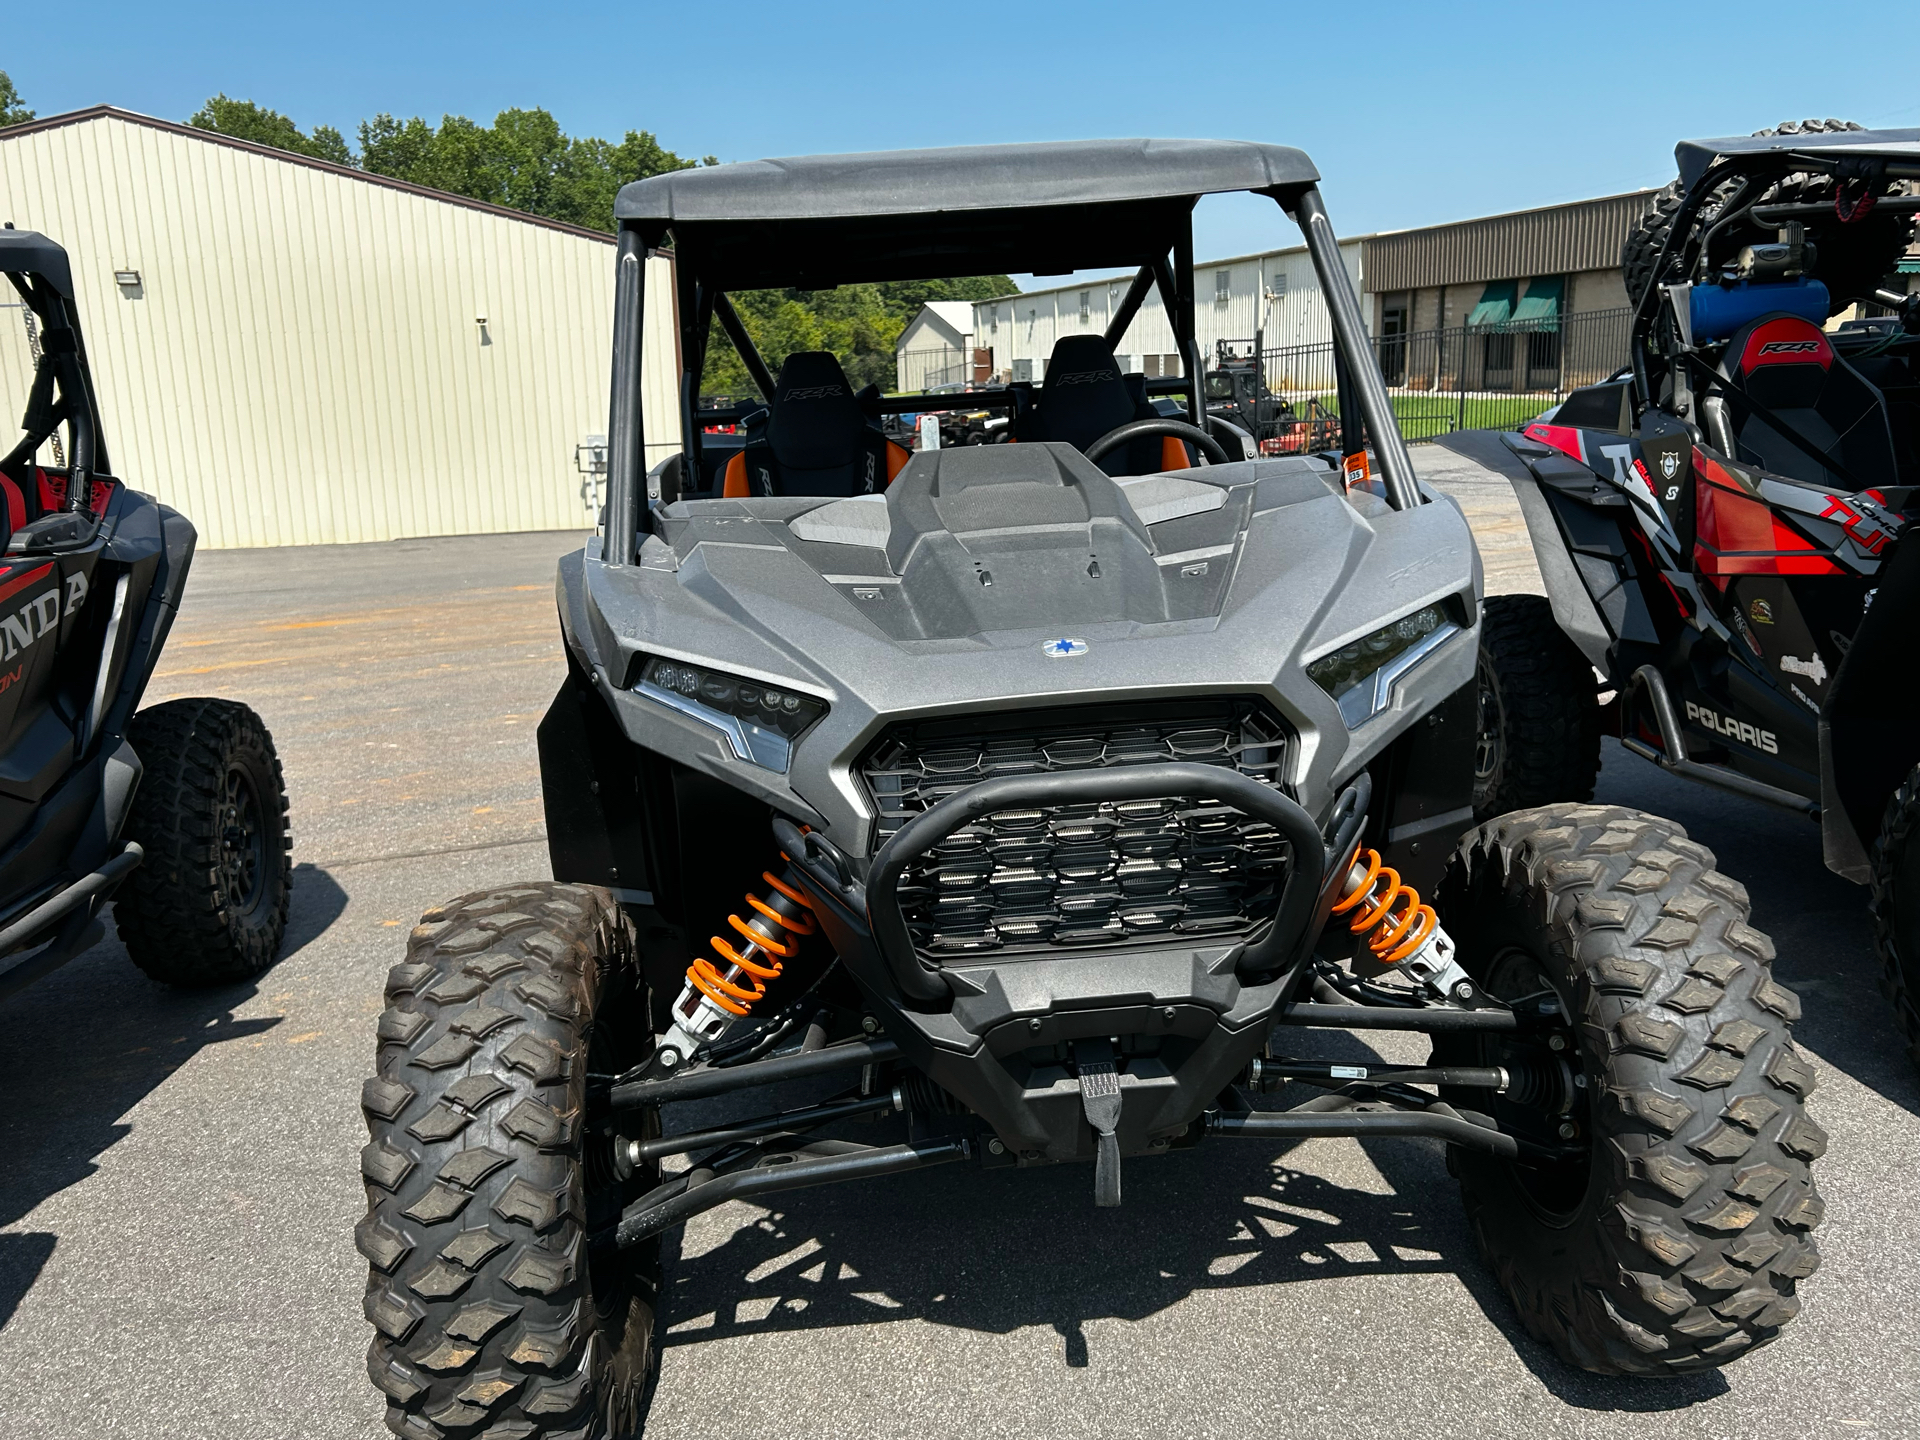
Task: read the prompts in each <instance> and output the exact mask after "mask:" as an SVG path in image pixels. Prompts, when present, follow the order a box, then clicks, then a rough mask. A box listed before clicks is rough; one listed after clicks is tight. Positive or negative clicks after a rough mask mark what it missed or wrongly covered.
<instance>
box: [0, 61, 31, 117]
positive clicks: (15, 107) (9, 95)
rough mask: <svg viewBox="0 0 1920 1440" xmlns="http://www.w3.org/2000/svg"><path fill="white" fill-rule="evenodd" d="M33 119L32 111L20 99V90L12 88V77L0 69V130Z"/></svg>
mask: <svg viewBox="0 0 1920 1440" xmlns="http://www.w3.org/2000/svg"><path fill="white" fill-rule="evenodd" d="M31 119H33V111H31V110H29V109H28V108H27V107H26V106H25V105H23V104H22V103H21V101H20V92H19V91H18V90H16V89H14V88H13V78H12V77H11V76H10V75H8V74H7V72H6V71H4V70H0V130H4V129H6V127H7V126H9V125H24V124H26V123H27V121H29V120H31Z"/></svg>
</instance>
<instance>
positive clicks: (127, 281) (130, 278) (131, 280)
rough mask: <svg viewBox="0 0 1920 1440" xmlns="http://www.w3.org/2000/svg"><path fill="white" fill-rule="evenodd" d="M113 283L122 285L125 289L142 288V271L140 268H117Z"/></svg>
mask: <svg viewBox="0 0 1920 1440" xmlns="http://www.w3.org/2000/svg"><path fill="white" fill-rule="evenodd" d="M113 283H114V284H116V285H118V286H120V287H121V288H122V289H123V290H137V289H139V288H140V272H139V271H138V270H116V271H114V272H113Z"/></svg>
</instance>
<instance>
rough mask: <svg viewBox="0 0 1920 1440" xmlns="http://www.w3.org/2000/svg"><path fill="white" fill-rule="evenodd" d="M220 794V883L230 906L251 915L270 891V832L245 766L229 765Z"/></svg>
mask: <svg viewBox="0 0 1920 1440" xmlns="http://www.w3.org/2000/svg"><path fill="white" fill-rule="evenodd" d="M223 788H224V793H223V794H222V795H221V797H220V882H221V888H222V889H223V891H224V892H225V894H226V900H227V906H228V908H229V909H230V910H232V912H233V913H234V914H236V915H251V914H252V913H253V912H254V911H255V910H256V909H258V908H259V906H260V904H261V902H262V900H263V899H264V898H265V896H266V891H267V835H266V826H265V825H264V824H263V823H262V822H261V816H260V797H259V792H258V791H257V790H256V789H255V788H254V785H253V781H252V780H251V778H249V776H248V775H247V772H246V770H245V769H243V768H242V767H241V766H238V765H233V766H230V767H228V770H227V780H226V785H225V786H224V787H223Z"/></svg>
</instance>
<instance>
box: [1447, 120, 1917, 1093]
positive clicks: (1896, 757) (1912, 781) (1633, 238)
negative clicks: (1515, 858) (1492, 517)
mask: <svg viewBox="0 0 1920 1440" xmlns="http://www.w3.org/2000/svg"><path fill="white" fill-rule="evenodd" d="M1677 154H1678V158H1679V162H1680V178H1679V179H1678V180H1677V181H1675V182H1674V183H1673V184H1672V185H1670V186H1668V187H1667V188H1666V189H1665V190H1663V191H1661V192H1659V194H1658V195H1656V196H1655V198H1654V200H1653V202H1652V204H1651V206H1650V208H1649V210H1648V212H1647V215H1646V218H1645V219H1644V220H1643V221H1642V222H1641V224H1640V225H1639V226H1638V227H1637V228H1636V229H1635V230H1634V231H1633V232H1632V233H1631V234H1630V235H1629V237H1628V239H1627V242H1626V246H1625V251H1624V254H1623V256H1622V266H1623V270H1624V272H1625V277H1626V281H1627V286H1628V292H1629V298H1631V299H1632V300H1633V301H1634V303H1635V307H1636V308H1635V311H1634V320H1633V327H1632V351H1631V358H1632V366H1631V368H1630V369H1629V370H1628V371H1627V372H1626V373H1625V374H1624V375H1622V376H1621V377H1619V378H1618V379H1616V380H1614V381H1612V382H1609V383H1607V384H1604V385H1598V386H1593V387H1590V388H1588V389H1584V390H1576V391H1574V392H1573V393H1572V394H1571V395H1569V396H1568V398H1567V400H1566V402H1565V403H1564V404H1562V405H1561V406H1560V407H1559V410H1558V411H1557V413H1555V414H1553V415H1552V416H1551V418H1550V419H1547V420H1544V421H1541V422H1537V423H1535V424H1532V425H1528V426H1527V427H1525V429H1524V430H1523V431H1522V432H1521V433H1520V434H1519V435H1514V436H1506V437H1503V439H1502V438H1496V437H1493V436H1490V435H1486V436H1481V437H1479V438H1477V439H1475V440H1470V441H1465V442H1461V448H1464V449H1466V450H1467V451H1468V452H1469V453H1471V454H1473V455H1475V456H1478V457H1479V458H1482V459H1485V460H1487V461H1488V462H1489V463H1492V464H1495V465H1497V466H1499V467H1500V468H1502V469H1504V470H1505V471H1506V472H1507V473H1508V474H1509V476H1510V477H1511V478H1512V480H1513V483H1514V487H1515V489H1516V491H1517V492H1518V494H1519V498H1520V505H1521V509H1522V511H1523V512H1524V513H1525V515H1526V519H1527V525H1528V529H1529V531H1530V532H1531V534H1532V538H1533V543H1534V549H1535V553H1536V555H1537V556H1538V558H1539V562H1540V571H1541V575H1542V577H1543V578H1544V579H1545V581H1546V584H1547V590H1548V593H1549V597H1550V599H1548V600H1541V599H1539V598H1537V597H1526V596H1522V597H1497V598H1495V599H1493V600H1491V601H1489V602H1488V606H1487V617H1486V622H1485V626H1484V632H1483V637H1482V655H1483V662H1482V667H1481V676H1482V687H1481V688H1482V701H1481V705H1482V710H1481V714H1482V730H1483V736H1482V744H1481V747H1480V766H1479V769H1480V774H1479V782H1478V789H1477V791H1476V802H1477V804H1478V806H1479V809H1480V812H1481V813H1482V814H1483V815H1492V814H1494V813H1497V812H1499V811H1501V810H1505V809H1509V808H1511V807H1512V806H1514V805H1528V804H1539V803H1543V802H1546V801H1552V800H1567V799H1574V798H1580V797H1586V796H1591V795H1592V794H1593V779H1594V775H1595V772H1596V771H1597V769H1598V767H1599V743H1600V736H1601V734H1602V733H1603V732H1605V733H1610V734H1614V735H1618V736H1619V737H1620V740H1621V743H1622V744H1623V745H1624V746H1625V747H1626V748H1627V749H1628V750H1631V751H1633V752H1634V753H1635V754H1637V755H1640V756H1642V757H1644V758H1646V759H1648V760H1651V761H1653V762H1655V763H1656V764H1658V765H1660V766H1661V767H1662V768H1664V769H1666V770H1668V771H1669V772H1671V773H1673V774H1676V775H1679V776H1681V777H1683V778H1685V779H1690V780H1696V781H1700V782H1702V783H1704V784H1708V785H1713V786H1716V787H1718V788H1720V789H1723V790H1729V791H1732V792H1733V793H1735V794H1739V795H1745V796H1747V797H1749V798H1750V799H1754V800H1758V801H1761V802H1764V803H1766V804H1770V805H1777V806H1781V807H1783V808H1785V809H1788V810H1792V811H1796V812H1798V813H1801V814H1804V815H1807V816H1809V817H1811V818H1812V819H1814V820H1815V821H1817V822H1818V824H1819V825H1820V828H1821V834H1822V839H1823V842H1824V848H1825V853H1826V862H1827V865H1828V867H1829V868H1831V869H1832V870H1834V871H1835V872H1836V873H1838V874H1841V875H1844V876H1846V877H1847V878H1848V879H1851V880H1856V881H1859V882H1861V883H1863V884H1870V885H1871V887H1872V896H1873V913H1874V920H1875V938H1876V943H1877V946H1878V948H1879V951H1880V956H1881V960H1882V962H1883V978H1884V983H1885V987H1886V990H1887V993H1888V996H1889V998H1890V999H1891V1000H1892V1001H1893V1004H1894V1009H1895V1011H1896V1014H1897V1016H1898V1020H1899V1023H1900V1026H1901V1029H1902V1030H1903V1031H1904V1033H1905V1035H1906V1039H1907V1043H1908V1046H1909V1048H1910V1051H1911V1053H1912V1054H1913V1056H1914V1059H1915V1061H1916V1063H1920V844H1913V843H1910V840H1911V837H1912V836H1913V834H1914V832H1915V829H1916V825H1920V771H1916V765H1920V722H1917V721H1916V719H1915V716H1916V715H1920V683H1916V680H1915V678H1914V677H1915V670H1914V666H1913V663H1912V655H1913V634H1914V628H1915V623H1916V621H1917V620H1920V539H1917V538H1915V535H1916V532H1915V530H1914V527H1913V525H1912V519H1913V518H1914V517H1916V516H1920V496H1916V493H1915V486H1916V485H1920V294H1903V293H1899V292H1896V291H1893V290H1890V289H1888V288H1887V287H1888V286H1889V285H1891V284H1893V283H1896V282H1895V280H1894V278H1893V272H1894V271H1895V269H1896V267H1897V266H1898V265H1899V264H1900V262H1901V260H1902V258H1903V257H1904V256H1905V255H1906V254H1907V251H1908V246H1909V244H1910V242H1911V241H1912V238H1913V234H1914V216H1915V213H1916V211H1920V195H1916V194H1911V193H1908V192H1909V190H1910V189H1911V188H1912V186H1911V182H1912V181H1914V180H1916V179H1920V130H1891V131H1869V130H1862V129H1861V128H1860V127H1858V126H1856V125H1845V124H1843V123H1841V122H1838V121H1825V122H1821V121H1808V122H1804V123H1801V124H1792V125H1785V126H1782V127H1780V128H1779V129H1778V130H1772V131H1763V132H1761V133H1760V134H1758V135H1755V136H1751V137H1742V138H1737V139H1729V140H1699V141H1689V142H1687V143H1685V144H1682V145H1681V146H1680V147H1679V149H1678V151H1677ZM1856 304H1859V305H1862V306H1865V307H1867V308H1868V309H1870V310H1874V311H1878V312H1880V313H1879V314H1878V315H1877V317H1874V318H1866V319H1857V320H1849V321H1845V322H1841V323H1839V324H1838V325H1837V328H1835V329H1832V330H1829V329H1828V328H1827V325H1828V323H1829V321H1830V320H1831V319H1832V317H1834V316H1837V315H1839V314H1840V313H1841V312H1843V311H1845V310H1847V309H1849V308H1850V307H1852V306H1854V305H1856ZM1596 669H1597V670H1598V671H1599V675H1600V677H1601V683H1602V684H1604V686H1605V688H1606V690H1608V691H1611V692H1613V696H1614V698H1613V699H1612V700H1610V701H1609V703H1607V704H1606V705H1605V706H1602V705H1601V703H1600V700H1599V696H1598V694H1597V693H1596V684H1595V681H1594V675H1593V672H1594V670H1596Z"/></svg>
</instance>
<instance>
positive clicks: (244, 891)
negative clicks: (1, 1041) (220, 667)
mask: <svg viewBox="0 0 1920 1440" xmlns="http://www.w3.org/2000/svg"><path fill="white" fill-rule="evenodd" d="M127 739H128V740H129V741H130V742H131V743H132V745H133V748H134V752H135V753H136V754H138V755H139V757H140V764H141V767H142V773H141V777H140V786H139V789H138V790H136V791H135V792H134V797H133V809H132V812H131V813H130V814H129V815H128V817H127V830H126V838H127V839H129V840H134V841H138V842H139V844H140V846H141V847H142V848H143V849H144V850H145V851H146V852H147V855H146V859H145V860H144V861H143V862H141V865H140V867H139V868H138V869H137V870H135V871H134V872H133V874H132V875H130V876H128V877H127V881H126V883H125V884H124V885H122V886H121V887H120V890H119V893H118V894H117V895H116V896H115V897H114V905H113V919H114V926H115V928H116V929H118V931H119V932H120V940H121V943H122V944H124V945H125V946H126V947H127V954H128V955H130V956H131V957H132V958H133V963H134V964H136V965H138V966H139V967H140V968H141V969H142V970H144V971H146V972H147V974H149V975H151V976H152V977H153V978H154V979H156V980H160V981H163V982H165V983H166V984H169V985H185V986H192V985H226V984H231V983H233V982H234V981H237V980H245V979H248V978H250V977H251V976H254V975H258V974H259V973H260V972H261V971H262V970H264V969H266V968H267V967H268V966H269V965H271V964H272V963H273V959H274V956H275V955H277V954H278V953H279V951H280V941H281V940H282V938H284V937H285V935H286V932H287V903H288V899H289V896H290V895H291V893H292V889H293V856H292V849H293V840H292V837H291V836H290V835H289V834H288V831H287V787H286V782H285V781H284V780H283V779H282V778H281V774H280V757H279V756H278V755H276V754H275V753H274V749H273V737H272V736H271V735H269V734H268V733H267V727H266V725H265V724H264V723H262V721H261V719H260V717H259V716H258V715H256V714H254V712H253V711H252V710H251V709H250V708H249V707H247V706H245V705H242V704H240V703H239V702H238V701H237V700H169V701H167V702H166V703H165V704H163V705H155V706H154V707H153V708H152V709H150V710H142V711H140V712H139V713H138V714H137V715H135V716H134V717H133V721H132V723H131V724H129V725H128V726H127Z"/></svg>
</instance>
